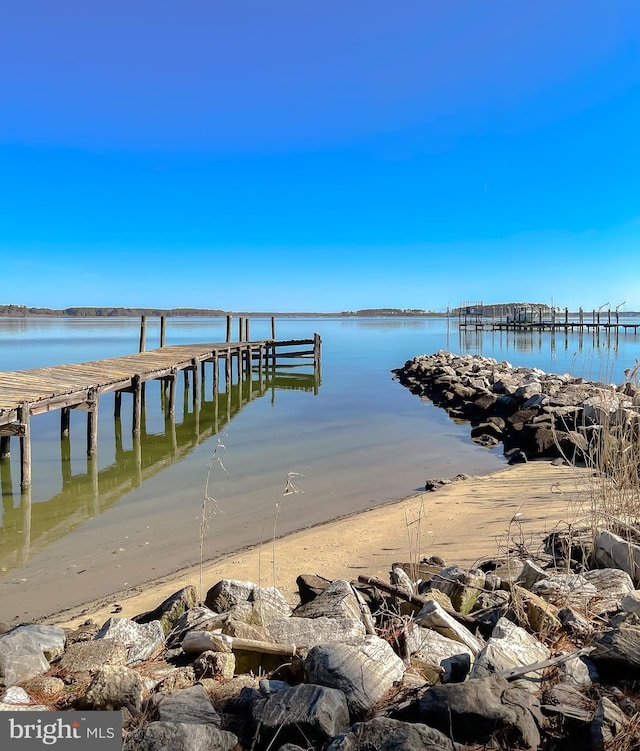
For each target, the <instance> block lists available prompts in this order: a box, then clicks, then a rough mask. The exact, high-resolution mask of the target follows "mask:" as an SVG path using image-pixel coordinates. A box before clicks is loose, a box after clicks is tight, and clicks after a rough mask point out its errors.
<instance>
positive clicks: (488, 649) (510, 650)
mask: <svg viewBox="0 0 640 751" xmlns="http://www.w3.org/2000/svg"><path fill="white" fill-rule="evenodd" d="M550 656H551V653H550V652H549V650H548V649H547V648H546V647H545V646H544V644H542V643H541V642H539V641H538V640H537V639H536V638H535V637H534V636H532V635H531V634H529V633H528V632H527V631H525V630H524V629H523V628H521V627H520V626H516V624H515V623H512V622H511V621H509V620H507V619H506V618H500V620H499V621H498V623H497V624H496V626H495V628H494V629H493V631H492V633H491V638H490V639H489V640H488V641H487V643H486V644H485V645H484V647H483V648H482V649H481V650H480V652H478V654H477V655H476V659H475V662H474V664H473V668H472V669H471V677H472V678H486V677H488V676H490V675H492V674H493V673H497V672H500V671H502V670H510V669H512V668H518V667H524V666H526V665H532V664H533V663H535V662H541V661H542V660H548V659H549V657H550ZM525 678H526V679H527V680H528V681H531V682H533V688H536V687H537V684H539V682H540V680H542V671H538V672H535V673H527V675H526V676H525Z"/></svg>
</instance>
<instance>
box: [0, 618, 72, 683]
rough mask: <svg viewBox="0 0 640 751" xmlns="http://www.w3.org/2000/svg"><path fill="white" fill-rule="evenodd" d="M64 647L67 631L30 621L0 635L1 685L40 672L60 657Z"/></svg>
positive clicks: (31, 676)
mask: <svg viewBox="0 0 640 751" xmlns="http://www.w3.org/2000/svg"><path fill="white" fill-rule="evenodd" d="M64 646H65V634H64V631H63V630H62V629H61V628H58V627H57V626H43V625H39V624H35V623H31V624H28V625H25V626H18V627H17V628H14V629H12V630H11V631H8V632H7V633H5V634H2V635H1V636H0V685H4V686H12V685H13V684H14V683H18V682H19V681H23V680H26V679H27V678H33V677H34V676H36V675H41V674H42V673H44V672H46V671H47V670H48V669H49V663H50V662H51V661H52V660H54V659H55V658H56V657H59V656H60V655H61V654H62V653H63V651H64Z"/></svg>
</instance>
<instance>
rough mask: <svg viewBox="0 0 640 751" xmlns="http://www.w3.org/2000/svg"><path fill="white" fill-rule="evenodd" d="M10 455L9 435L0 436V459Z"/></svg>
mask: <svg viewBox="0 0 640 751" xmlns="http://www.w3.org/2000/svg"><path fill="white" fill-rule="evenodd" d="M10 456H11V436H9V435H3V436H0V459H8V458H9V457H10Z"/></svg>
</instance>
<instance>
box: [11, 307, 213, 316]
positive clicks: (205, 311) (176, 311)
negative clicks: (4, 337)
mask: <svg viewBox="0 0 640 751" xmlns="http://www.w3.org/2000/svg"><path fill="white" fill-rule="evenodd" d="M143 315H147V316H165V315H166V316H179V317H183V318H184V317H191V316H193V317H196V316H200V317H204V316H206V317H212V316H223V315H226V313H225V311H224V310H210V309H209V308H171V309H170V310H163V309H161V308H90V307H73V308H63V309H61V310H56V309H54V308H29V307H27V306H26V305H0V316H2V317H4V318H9V317H10V318H28V317H35V316H47V317H56V318H116V317H136V316H143Z"/></svg>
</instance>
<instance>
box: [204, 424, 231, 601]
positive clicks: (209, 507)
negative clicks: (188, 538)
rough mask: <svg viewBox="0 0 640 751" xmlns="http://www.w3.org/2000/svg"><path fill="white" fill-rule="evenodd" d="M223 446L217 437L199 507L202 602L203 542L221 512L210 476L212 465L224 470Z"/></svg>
mask: <svg viewBox="0 0 640 751" xmlns="http://www.w3.org/2000/svg"><path fill="white" fill-rule="evenodd" d="M224 450H225V446H224V444H223V443H222V442H221V440H220V438H218V440H217V442H216V447H215V449H214V450H213V454H212V455H211V459H210V460H209V464H208V465H207V478H206V480H205V483H204V492H203V494H202V506H201V509H200V530H199V533H200V534H199V547H200V561H199V576H198V598H199V600H200V602H203V587H202V578H203V572H204V543H205V540H206V538H207V532H208V531H209V521H210V519H211V517H212V516H214V515H215V514H220V513H222V510H221V509H220V506H219V505H218V501H217V500H216V499H215V498H214V497H213V496H212V495H211V491H210V485H211V476H212V472H213V469H214V467H216V466H219V467H221V468H222V469H223V471H224V472H226V471H227V470H226V467H225V466H224V464H223V463H222V458H221V456H220V454H221V453H222V452H224Z"/></svg>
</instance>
